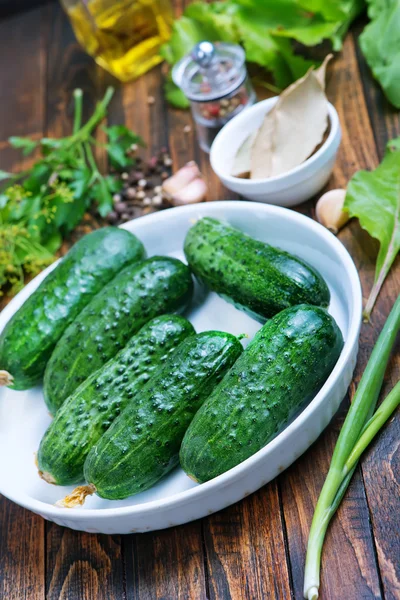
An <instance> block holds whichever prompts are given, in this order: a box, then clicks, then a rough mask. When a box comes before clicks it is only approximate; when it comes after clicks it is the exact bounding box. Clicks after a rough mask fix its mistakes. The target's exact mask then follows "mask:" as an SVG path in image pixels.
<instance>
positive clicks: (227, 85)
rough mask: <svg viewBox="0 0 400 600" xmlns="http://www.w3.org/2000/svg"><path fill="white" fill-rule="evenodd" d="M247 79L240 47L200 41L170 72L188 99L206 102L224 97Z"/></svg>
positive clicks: (243, 56) (242, 51)
mask: <svg viewBox="0 0 400 600" xmlns="http://www.w3.org/2000/svg"><path fill="white" fill-rule="evenodd" d="M245 78H246V67H245V53H244V50H243V48H241V46H237V45H236V44H228V43H225V42H214V43H211V42H208V41H206V40H204V41H202V42H199V43H198V44H196V46H195V47H194V48H193V50H192V51H191V52H190V54H187V55H186V56H184V57H183V58H182V59H181V60H180V61H179V62H177V63H176V65H175V66H174V68H173V69H172V79H173V81H174V83H176V85H177V86H178V87H180V88H181V89H182V91H183V92H184V94H185V96H187V97H188V98H189V100H194V101H195V102H207V101H210V100H216V99H217V98H221V97H222V96H226V95H228V94H230V93H231V92H233V91H234V90H235V89H236V88H237V87H239V86H240V85H241V84H242V83H243V81H244V79H245Z"/></svg>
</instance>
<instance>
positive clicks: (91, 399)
mask: <svg viewBox="0 0 400 600" xmlns="http://www.w3.org/2000/svg"><path fill="white" fill-rule="evenodd" d="M194 333H195V331H194V329H193V327H192V325H191V324H190V323H189V321H187V320H186V319H184V318H183V317H178V316H176V315H172V316H171V315H164V316H162V317H156V318H155V319H152V320H151V321H149V323H147V324H146V325H144V326H143V327H142V328H141V329H140V331H139V332H138V333H137V334H135V335H134V336H133V337H132V338H131V339H130V340H129V342H128V343H127V345H126V346H125V348H123V349H122V350H120V352H118V354H117V355H116V356H115V357H114V358H112V359H111V360H109V361H108V363H106V364H105V365H104V366H103V367H102V368H101V369H99V370H98V371H96V372H95V373H93V375H91V376H90V377H88V379H86V381H84V382H83V383H82V385H81V386H79V388H78V389H77V390H75V392H74V393H73V394H72V396H70V397H69V398H67V400H66V401H65V402H64V404H63V405H62V406H61V408H60V409H59V410H58V412H57V414H56V416H55V419H54V421H53V422H52V423H51V425H50V427H49V428H48V429H47V431H46V433H45V434H44V436H43V439H42V441H41V443H40V447H39V452H38V466H39V471H40V475H41V477H42V478H43V479H44V480H45V481H47V482H49V483H55V484H57V485H70V484H74V483H79V482H81V481H82V480H83V479H84V476H83V465H84V463H85V459H86V456H87V454H88V452H89V450H90V449H91V448H92V446H93V445H94V444H95V443H96V442H97V441H98V440H99V439H100V437H101V436H102V435H103V433H104V432H105V431H106V430H107V429H108V427H109V426H110V425H111V423H112V422H113V421H114V419H115V418H116V417H117V416H118V415H119V413H120V412H121V411H122V410H123V409H124V408H125V406H127V404H128V403H129V402H134V401H135V396H136V395H137V394H138V392H140V390H141V389H142V388H143V386H144V384H145V383H146V382H147V381H148V380H149V379H150V377H151V376H152V375H153V373H154V371H155V370H156V369H157V367H160V365H161V364H162V363H163V362H164V361H165V360H166V358H167V357H168V356H169V355H170V354H171V352H174V351H175V349H176V347H177V345H178V344H179V343H180V342H181V341H183V340H184V339H185V338H186V337H188V336H189V335H194Z"/></svg>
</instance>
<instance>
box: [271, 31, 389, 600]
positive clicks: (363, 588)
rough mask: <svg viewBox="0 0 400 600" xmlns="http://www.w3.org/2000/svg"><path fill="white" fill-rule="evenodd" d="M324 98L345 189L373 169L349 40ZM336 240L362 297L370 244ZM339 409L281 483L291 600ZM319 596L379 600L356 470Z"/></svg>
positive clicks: (366, 331)
mask: <svg viewBox="0 0 400 600" xmlns="http://www.w3.org/2000/svg"><path fill="white" fill-rule="evenodd" d="M327 92H328V97H329V99H330V100H331V101H332V102H333V104H334V105H335V107H336V109H337V111H338V113H339V117H340V121H341V125H342V132H343V140H342V145H341V149H340V151H339V155H338V161H337V164H336V165H335V170H334V174H333V177H332V178H331V180H330V182H329V188H335V187H345V186H346V184H347V181H348V180H349V178H350V177H351V176H352V175H353V173H354V172H355V171H357V170H359V169H360V168H372V167H374V166H375V165H376V163H377V153H376V147H375V142H374V137H373V133H372V129H371V124H370V121H369V117H368V113H367V108H366V104H365V100H364V96H363V90H362V85H361V80H360V77H359V74H358V71H357V62H356V53H355V46H354V40H353V39H352V37H351V36H348V38H347V40H346V42H345V45H344V49H343V52H342V54H340V55H339V56H338V57H337V58H336V59H335V61H334V64H333V66H332V68H331V70H330V73H329V79H328V87H327ZM302 212H305V213H306V214H307V213H308V214H311V215H313V213H314V210H313V206H312V204H310V203H308V204H307V205H305V206H304V207H303V209H302ZM339 238H340V240H341V241H342V242H343V243H344V244H345V246H346V247H347V249H348V250H349V252H350V254H351V255H352V257H353V259H354V260H355V263H356V266H357V267H358V269H359V271H360V273H361V279H362V285H363V290H364V295H365V296H366V295H367V293H368V290H369V289H370V285H371V284H372V280H373V271H374V267H373V260H374V252H375V251H376V248H375V245H374V244H371V241H370V238H369V236H367V235H366V234H365V233H363V232H362V231H361V229H360V227H359V225H358V222H354V223H351V224H350V225H349V226H348V227H346V228H345V229H344V230H343V231H342V232H341V233H340V235H339ZM371 246H372V249H371ZM367 248H368V251H367V252H366V251H365V250H366V249H367ZM378 329H379V326H378V327H377V328H375V327H374V326H371V325H369V326H366V327H364V328H363V333H362V337H361V348H362V349H363V350H362V351H361V352H360V355H359V361H358V367H357V372H356V381H358V380H359V377H360V374H361V373H362V371H363V369H364V367H365V363H366V359H367V354H369V352H370V348H371V344H372V339H371V330H372V331H373V337H374V338H375V337H376V335H377V330H378ZM367 348H368V351H366V349H367ZM352 391H354V388H353V387H352ZM346 406H348V404H347V401H345V403H344V405H343V406H342V410H341V413H340V415H339V416H337V417H336V418H335V419H334V421H333V423H332V424H331V426H330V427H329V428H328V429H327V430H326V431H325V432H324V433H323V435H322V436H321V437H320V439H319V440H318V441H317V442H316V443H315V444H314V445H313V446H312V448H311V449H310V450H309V451H308V452H307V453H306V454H305V455H304V456H303V457H301V458H300V460H299V461H297V462H296V463H295V464H294V465H293V466H292V467H291V468H290V469H289V470H288V471H287V472H286V473H284V474H283V475H282V476H281V477H280V484H281V489H282V499H283V507H284V514H285V522H286V527H287V532H288V541H289V552H290V560H291V567H292V576H293V586H294V590H295V597H296V598H297V597H298V598H301V594H302V586H303V575H304V559H305V551H306V543H307V536H308V531H309V527H310V523H311V519H312V514H313V510H314V506H315V504H316V501H317V498H318V495H319V492H320V490H321V487H322V484H323V482H324V478H325V475H326V473H327V470H328V468H329V462H330V459H331V456H332V452H333V448H334V444H335V442H336V439H337V435H338V432H339V430H340V426H341V424H342V421H343V418H344V414H345V411H346ZM321 590H322V596H321V597H322V598H324V599H326V600H328V599H332V600H333V599H335V600H336V598H337V597H338V595H340V597H344V598H347V599H349V600H350V599H354V600H358V599H359V598H380V597H381V589H380V574H379V569H378V564H377V558H376V555H375V546H374V539H373V534H372V531H371V529H370V525H369V508H368V502H367V498H366V495H365V490H364V487H363V479H362V475H361V471H360V469H359V470H358V471H357V472H356V475H355V477H354V479H353V482H352V484H351V486H350V487H349V490H348V492H347V495H346V497H345V499H344V501H343V503H342V505H341V507H340V509H339V511H338V513H337V515H336V517H335V519H334V521H333V523H332V526H331V527H330V529H329V530H328V535H327V538H326V542H325V547H324V553H323V567H322V579H321Z"/></svg>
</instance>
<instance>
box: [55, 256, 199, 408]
mask: <svg viewBox="0 0 400 600" xmlns="http://www.w3.org/2000/svg"><path fill="white" fill-rule="evenodd" d="M192 291H193V281H192V278H191V275H190V271H189V269H188V267H187V266H186V265H184V264H183V263H182V262H181V261H180V260H178V259H176V258H170V257H163V256H154V257H152V258H149V259H147V260H145V261H143V262H142V263H139V264H138V265H130V266H128V267H127V268H125V269H124V270H123V271H121V273H119V274H118V275H117V276H116V277H115V278H114V279H113V280H112V281H111V282H110V283H109V284H108V285H106V286H105V287H104V288H103V290H102V291H101V292H100V293H99V294H97V296H96V297H95V298H93V300H92V301H91V302H90V303H89V304H88V305H87V306H86V307H85V308H84V310H83V311H82V312H81V313H80V315H79V316H78V317H77V318H76V319H75V321H74V322H73V323H71V325H70V326H69V327H68V328H67V329H66V330H65V332H64V334H63V336H62V338H61V339H60V340H59V342H58V344H57V346H56V348H55V350H54V352H53V354H52V356H51V358H50V360H49V362H48V364H47V367H46V371H45V376H44V395H45V400H46V404H47V406H48V408H49V410H50V412H51V413H52V414H55V413H56V411H57V410H58V409H59V407H60V406H61V404H62V403H63V402H64V400H65V399H66V398H68V396H70V395H71V394H72V392H73V391H74V390H75V389H76V388H77V387H78V386H79V385H80V384H81V383H82V382H83V381H85V379H86V378H87V377H89V375H91V374H92V373H93V372H94V371H96V370H97V369H99V368H100V367H102V366H103V365H104V364H105V363H106V362H107V361H108V360H109V359H110V358H112V357H113V356H115V355H116V354H117V352H119V350H121V348H122V347H123V346H125V344H126V342H127V341H128V339H129V338H130V337H131V336H132V335H133V334H134V333H136V332H137V331H138V330H139V329H140V328H141V327H142V326H143V325H144V324H145V323H147V321H149V320H150V319H152V318H153V317H156V316H157V315H161V314H164V313H171V312H179V311H181V310H184V309H185V308H186V307H187V305H188V304H189V302H190V300H191V297H192Z"/></svg>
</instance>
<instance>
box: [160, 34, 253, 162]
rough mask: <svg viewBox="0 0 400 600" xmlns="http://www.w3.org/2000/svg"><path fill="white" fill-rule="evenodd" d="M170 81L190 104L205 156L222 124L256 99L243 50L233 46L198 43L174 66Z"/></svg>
mask: <svg viewBox="0 0 400 600" xmlns="http://www.w3.org/2000/svg"><path fill="white" fill-rule="evenodd" d="M172 79H173V81H174V83H175V84H176V85H177V86H178V87H180V88H181V90H182V91H183V93H184V94H185V96H186V97H187V98H188V100H189V101H190V104H191V108H192V114H193V118H194V120H195V123H196V129H197V135H198V140H199V144H200V147H201V148H202V149H203V150H204V151H205V152H209V151H210V147H211V144H212V142H213V140H214V138H215V136H216V135H217V133H218V132H219V131H220V129H221V128H222V127H223V126H224V125H225V123H227V121H229V119H231V118H232V117H234V116H235V115H237V114H238V113H239V112H240V111H241V110H243V109H244V108H246V107H247V106H251V105H252V104H254V102H255V99H256V95H255V92H254V89H253V87H252V85H251V82H250V79H249V77H248V75H247V70H246V65H245V53H244V50H243V49H242V48H241V47H240V46H237V45H236V44H228V43H225V42H215V43H211V42H207V41H203V42H200V43H199V44H197V45H196V46H195V47H194V48H193V50H192V52H191V53H190V54H188V55H187V56H185V57H184V58H182V59H181V60H180V61H179V62H178V63H177V64H176V65H175V66H174V68H173V70H172Z"/></svg>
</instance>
